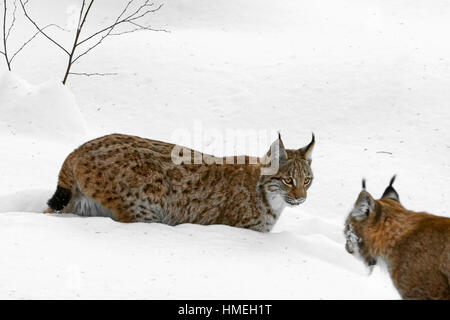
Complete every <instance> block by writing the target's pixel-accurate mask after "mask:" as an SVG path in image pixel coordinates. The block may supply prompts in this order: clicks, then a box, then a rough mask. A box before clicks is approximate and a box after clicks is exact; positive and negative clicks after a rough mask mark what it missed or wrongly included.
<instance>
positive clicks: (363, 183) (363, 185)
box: [362, 178, 366, 190]
mask: <svg viewBox="0 0 450 320" xmlns="http://www.w3.org/2000/svg"><path fill="white" fill-rule="evenodd" d="M362 188H363V189H364V190H366V179H365V178H363V179H362Z"/></svg>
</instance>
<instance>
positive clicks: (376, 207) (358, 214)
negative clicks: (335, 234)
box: [344, 176, 400, 267]
mask: <svg viewBox="0 0 450 320" xmlns="http://www.w3.org/2000/svg"><path fill="white" fill-rule="evenodd" d="M394 181H395V176H393V177H392V179H391V182H390V183H389V186H388V187H387V188H386V190H385V191H384V193H383V196H382V197H381V199H391V200H394V201H396V202H398V203H399V202H400V200H399V196H398V193H397V191H395V189H394V187H393V186H392V184H393V183H394ZM362 188H363V190H362V191H361V192H360V193H359V196H358V199H357V200H356V202H355V205H354V207H353V209H352V211H350V213H349V215H348V217H347V220H346V221H345V228H344V235H345V238H346V243H345V249H346V250H347V252H348V253H350V254H353V255H355V256H356V257H357V258H360V259H362V260H363V262H364V263H365V264H366V265H367V266H369V267H371V266H373V265H375V264H376V262H377V257H376V256H375V254H374V250H373V248H371V244H370V243H369V241H368V236H369V234H370V233H371V231H372V230H373V229H374V227H376V226H377V224H378V222H380V221H381V217H382V215H383V212H382V211H383V208H382V205H381V204H380V203H379V201H378V200H375V199H374V198H373V197H372V196H371V195H370V193H369V192H367V191H366V181H365V180H363V181H362Z"/></svg>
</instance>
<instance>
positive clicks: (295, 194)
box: [260, 134, 315, 212]
mask: <svg viewBox="0 0 450 320" xmlns="http://www.w3.org/2000/svg"><path fill="white" fill-rule="evenodd" d="M314 144H315V139H314V134H313V136H312V140H311V142H310V143H309V144H308V145H307V146H306V147H303V148H300V149H297V150H290V149H285V148H284V145H283V142H282V141H281V136H280V135H279V136H278V139H277V140H276V141H275V142H274V143H273V144H272V146H271V148H270V150H269V152H268V153H267V155H266V159H270V163H271V164H272V167H273V164H274V163H275V164H277V165H276V166H275V167H274V168H275V169H278V170H273V171H275V172H270V171H269V174H266V175H263V174H262V175H261V178H260V186H262V187H263V188H264V191H265V195H266V199H267V201H268V202H269V204H270V205H271V207H272V209H274V210H275V211H279V212H281V210H282V209H283V208H284V207H285V206H286V205H290V206H296V205H299V204H301V203H303V202H304V201H305V200H306V195H307V190H308V189H309V187H310V186H311V184H312V181H313V173H312V171H311V162H312V159H311V153H312V150H313V148H314Z"/></svg>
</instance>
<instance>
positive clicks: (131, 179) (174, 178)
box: [46, 134, 315, 232]
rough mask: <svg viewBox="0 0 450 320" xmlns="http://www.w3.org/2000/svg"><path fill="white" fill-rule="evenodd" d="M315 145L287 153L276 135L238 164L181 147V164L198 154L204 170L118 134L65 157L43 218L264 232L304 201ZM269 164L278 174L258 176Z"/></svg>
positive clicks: (157, 145)
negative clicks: (257, 154)
mask: <svg viewBox="0 0 450 320" xmlns="http://www.w3.org/2000/svg"><path fill="white" fill-rule="evenodd" d="M314 144H315V140H314V135H313V138H312V141H311V142H310V143H309V144H308V145H307V146H306V147H304V148H301V149H298V150H287V149H285V148H284V145H283V142H282V141H281V137H280V136H279V137H278V139H277V140H276V141H275V142H274V143H273V144H272V146H271V150H276V152H273V151H269V152H268V153H267V155H265V157H263V158H250V157H248V156H244V157H243V158H241V159H244V161H243V163H242V161H241V163H239V162H238V163H236V161H232V162H233V163H232V164H230V161H229V159H230V157H226V158H216V157H213V156H210V155H205V154H201V153H199V152H194V151H193V150H191V149H187V148H185V149H183V156H184V157H185V156H186V154H188V158H189V159H191V157H192V159H193V154H194V155H197V156H198V155H200V156H201V157H202V159H205V158H207V159H209V161H208V163H206V162H205V161H203V160H202V161H201V163H200V164H196V163H195V161H193V163H192V162H190V163H185V162H183V163H181V164H175V163H174V162H173V161H172V156H171V155H172V152H173V150H174V148H175V147H177V146H175V145H173V144H170V143H165V142H160V141H154V140H148V139H143V138H140V137H135V136H128V135H121V134H112V135H108V136H104V137H101V138H98V139H94V140H92V141H89V142H87V143H85V144H83V145H82V146H80V147H79V148H78V149H76V150H75V151H73V152H72V153H71V154H70V155H69V156H68V157H67V158H66V160H65V161H64V164H63V166H62V168H61V171H60V173H59V178H58V185H57V189H56V192H55V194H54V195H53V197H52V198H51V199H50V200H49V201H48V203H47V204H48V206H49V208H48V209H47V210H46V213H51V212H55V211H57V212H64V213H76V214H80V215H86V216H109V217H111V218H113V219H114V220H117V221H121V222H160V223H165V224H169V225H177V224H180V223H196V224H203V225H209V224H226V225H230V226H236V227H242V228H249V229H253V230H256V231H262V232H268V231H270V230H271V229H272V227H273V225H274V224H275V222H276V221H277V219H278V218H279V216H280V214H281V212H282V210H283V209H284V207H285V206H286V205H292V206H295V205H298V204H300V203H302V202H303V201H305V199H306V191H307V189H308V188H309V187H310V186H311V183H312V180H313V174H312V171H311V167H310V166H311V152H312V150H313V147H314ZM193 152H194V153H193ZM231 159H233V157H231ZM234 159H235V160H236V159H237V157H234ZM211 160H213V161H211ZM255 160H256V161H255ZM275 160H276V162H277V163H278V170H277V172H272V174H268V175H267V174H261V173H262V171H263V170H264V169H265V168H267V163H268V162H271V163H273V162H274V161H275ZM264 163H266V164H264Z"/></svg>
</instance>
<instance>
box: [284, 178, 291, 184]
mask: <svg viewBox="0 0 450 320" xmlns="http://www.w3.org/2000/svg"><path fill="white" fill-rule="evenodd" d="M283 183H284V184H288V185H289V184H292V178H289V177H287V178H284V179H283Z"/></svg>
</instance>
